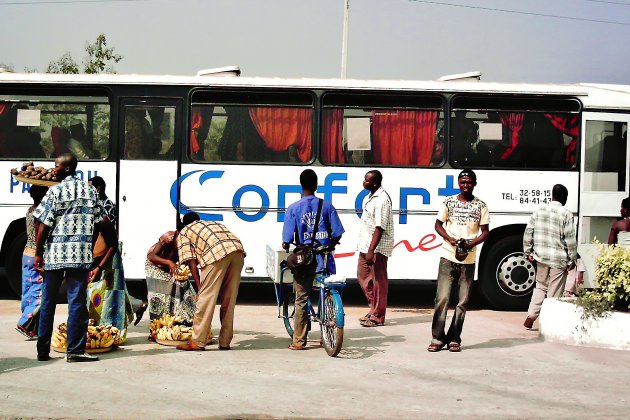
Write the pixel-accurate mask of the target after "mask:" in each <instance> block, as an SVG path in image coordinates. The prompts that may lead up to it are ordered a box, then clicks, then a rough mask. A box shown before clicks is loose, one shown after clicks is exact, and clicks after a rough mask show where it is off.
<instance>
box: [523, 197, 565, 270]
mask: <svg viewBox="0 0 630 420" xmlns="http://www.w3.org/2000/svg"><path fill="white" fill-rule="evenodd" d="M523 250H524V252H525V255H526V256H528V257H529V256H530V255H533V256H534V259H535V260H536V261H538V262H541V263H543V264H545V265H548V266H549V267H552V268H566V267H567V266H568V265H569V264H570V263H571V262H572V261H575V260H576V259H577V242H576V238H575V223H574V221H573V214H571V211H569V210H568V209H567V208H566V207H564V206H563V205H562V204H560V203H559V202H558V201H552V202H551V204H546V205H544V206H542V207H541V208H539V209H538V210H536V211H535V212H534V214H532V217H531V219H529V223H528V224H527V227H526V228H525V235H524V236H523Z"/></svg>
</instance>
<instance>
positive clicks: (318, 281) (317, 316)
mask: <svg viewBox="0 0 630 420" xmlns="http://www.w3.org/2000/svg"><path fill="white" fill-rule="evenodd" d="M330 252H332V250H330V249H328V247H325V246H320V247H318V248H316V249H315V254H316V255H317V254H320V255H322V256H323V258H324V261H327V258H328V254H329V253H330ZM280 267H281V271H280V279H279V283H274V286H275V287H274V290H275V292H276V301H277V303H278V318H283V321H284V327H285V329H286V330H287V333H289V336H291V337H293V326H292V325H291V320H292V318H293V316H294V315H295V291H294V290H293V283H284V282H283V279H284V273H286V271H287V270H288V269H289V268H288V267H287V265H286V261H282V263H281V264H280ZM344 287H346V279H345V277H343V276H337V275H331V274H330V273H329V272H328V269H327V267H326V263H324V269H323V272H321V273H316V274H315V280H314V281H313V290H317V292H318V293H317V296H318V300H317V305H316V309H317V310H315V308H314V306H313V304H312V302H311V298H310V296H309V299H308V303H307V313H308V319H309V322H308V330H309V331H310V330H311V323H312V322H318V323H319V325H320V331H321V337H322V338H321V339H320V344H321V345H322V347H324V349H325V350H326V353H327V354H328V355H329V356H331V357H335V356H337V355H338V354H339V352H340V351H341V346H342V345H343V327H344V320H345V314H344V312H343V302H342V300H341V293H342V291H343V289H344Z"/></svg>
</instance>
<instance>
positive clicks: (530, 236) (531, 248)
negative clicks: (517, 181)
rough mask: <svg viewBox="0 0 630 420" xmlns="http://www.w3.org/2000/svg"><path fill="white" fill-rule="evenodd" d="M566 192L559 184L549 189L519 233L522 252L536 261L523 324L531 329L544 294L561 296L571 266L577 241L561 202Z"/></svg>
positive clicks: (564, 199) (571, 215)
mask: <svg viewBox="0 0 630 420" xmlns="http://www.w3.org/2000/svg"><path fill="white" fill-rule="evenodd" d="M568 195H569V192H568V191H567V189H566V187H565V186H564V185H562V184H556V185H554V186H553V190H552V191H551V199H552V201H551V203H550V204H545V205H544V206H542V207H541V208H539V209H538V210H536V211H535V212H534V214H532V217H531V218H530V219H529V223H528V224H527V227H526V228H525V235H524V236H523V251H524V252H525V256H526V257H527V258H528V259H529V260H530V261H532V262H533V261H534V260H536V288H535V289H534V293H533V294H532V300H531V302H530V303H529V309H528V310H527V318H525V322H523V325H524V326H525V328H528V329H529V328H532V326H533V325H534V321H536V319H537V318H538V315H540V308H541V307H542V303H543V300H545V298H546V297H561V296H562V295H563V293H564V285H565V282H566V280H567V273H568V272H569V271H570V270H572V269H573V268H574V267H575V262H576V260H577V241H576V238H575V224H574V222H573V214H572V213H571V211H570V210H568V209H567V208H566V207H564V205H565V204H566V203H567V197H568Z"/></svg>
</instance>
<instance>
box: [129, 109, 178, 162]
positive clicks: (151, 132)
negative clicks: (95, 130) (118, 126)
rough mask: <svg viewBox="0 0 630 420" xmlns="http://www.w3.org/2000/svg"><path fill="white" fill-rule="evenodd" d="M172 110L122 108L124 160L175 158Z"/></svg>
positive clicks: (173, 115) (173, 113) (173, 111)
mask: <svg viewBox="0 0 630 420" xmlns="http://www.w3.org/2000/svg"><path fill="white" fill-rule="evenodd" d="M174 141H175V108H174V107H163V106H127V107H126V108H125V150H124V156H125V159H129V160H172V159H174V156H175V150H174Z"/></svg>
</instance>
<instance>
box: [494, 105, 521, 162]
mask: <svg viewBox="0 0 630 420" xmlns="http://www.w3.org/2000/svg"><path fill="white" fill-rule="evenodd" d="M523 118H525V114H523V113H509V114H499V119H500V120H501V124H503V125H504V126H505V127H507V128H508V130H510V134H511V135H510V146H509V147H508V148H507V149H505V151H504V152H503V154H502V155H501V159H507V157H508V156H510V155H511V154H512V153H513V152H514V149H516V146H518V140H519V132H520V131H521V129H522V128H523Z"/></svg>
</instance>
